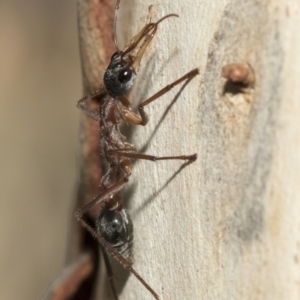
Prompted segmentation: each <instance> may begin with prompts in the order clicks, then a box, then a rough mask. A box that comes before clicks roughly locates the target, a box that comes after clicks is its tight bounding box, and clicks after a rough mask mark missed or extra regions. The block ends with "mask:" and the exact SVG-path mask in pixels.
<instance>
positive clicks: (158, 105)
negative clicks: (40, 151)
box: [69, 0, 300, 300]
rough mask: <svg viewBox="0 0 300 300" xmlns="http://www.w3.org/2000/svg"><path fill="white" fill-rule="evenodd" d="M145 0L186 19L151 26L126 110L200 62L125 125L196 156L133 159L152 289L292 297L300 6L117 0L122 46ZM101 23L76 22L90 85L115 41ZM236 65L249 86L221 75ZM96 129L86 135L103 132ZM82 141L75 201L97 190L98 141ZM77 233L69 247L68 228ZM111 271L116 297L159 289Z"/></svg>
mask: <svg viewBox="0 0 300 300" xmlns="http://www.w3.org/2000/svg"><path fill="white" fill-rule="evenodd" d="M88 3H90V4H91V3H94V4H97V5H98V8H99V9H98V10H97V13H96V14H94V16H95V17H96V19H93V20H102V21H103V20H106V19H105V18H106V17H107V14H106V13H104V12H103V11H102V10H101V9H102V7H103V6H101V5H103V4H104V2H101V1H100V2H97V1H87V0H85V1H81V0H80V1H79V4H80V5H81V4H83V5H86V4H88ZM105 3H106V2H105ZM150 4H153V7H152V9H151V13H152V18H153V20H154V21H155V20H157V19H158V18H160V17H162V16H164V15H166V14H169V13H178V14H179V15H180V18H179V19H177V18H170V19H167V20H165V21H164V22H162V23H161V24H160V25H159V28H158V31H157V34H156V36H155V37H154V39H153V41H152V42H151V45H150V47H149V50H148V51H147V52H146V55H145V57H144V58H143V59H142V63H141V68H140V72H139V76H138V79H137V81H136V84H135V87H134V89H133V91H132V93H131V96H130V100H131V102H132V104H133V106H136V105H137V104H138V103H140V102H142V101H143V100H144V99H146V98H148V97H149V96H151V95H152V94H154V93H155V92H156V91H158V90H159V89H160V88H162V87H164V86H165V85H167V84H168V83H171V82H172V81H174V80H175V79H177V78H179V77H180V76H182V75H183V74H185V73H186V72H188V71H190V70H191V69H193V68H195V67H198V68H199V69H200V75H198V76H197V77H195V78H194V79H193V80H191V81H190V82H189V83H188V84H183V85H182V86H178V87H176V88H174V89H173V90H172V91H171V92H169V93H168V94H166V95H165V96H163V97H161V98H160V99H158V100H157V101H155V102H153V103H151V104H150V105H149V107H148V106H147V107H146V109H145V110H146V111H147V113H148V114H149V117H150V121H149V124H148V125H147V126H145V127H139V128H133V129H130V128H131V127H130V128H127V127H126V126H123V129H122V130H127V136H128V137H129V141H130V142H132V143H133V144H134V145H136V148H137V149H138V151H140V152H145V153H147V154H153V155H159V156H169V155H181V154H193V153H197V154H198V159H197V161H196V162H194V163H192V164H189V165H183V164H182V163H181V162H179V161H160V162H155V163H153V162H148V161H136V163H134V168H133V174H132V176H131V178H130V181H129V183H128V184H127V186H126V187H125V189H124V193H123V198H124V201H125V203H126V205H127V206H128V208H129V209H130V211H131V215H132V218H133V222H134V228H135V229H134V230H135V240H134V254H135V255H134V256H135V263H134V267H135V269H136V270H137V271H138V272H139V273H140V275H141V276H142V277H143V278H144V279H145V280H146V281H147V282H148V283H149V284H150V285H151V286H152V287H153V289H154V290H155V291H156V292H157V293H158V294H159V296H160V299H172V300H176V299H178V300H179V299H180V300H182V299H206V300H208V299H211V300H216V299H243V300H244V299H246V300H247V299H249V300H250V299H264V300H265V299H272V300H274V299H275V300H277V299H278V300H279V299H292V300H293V299H295V300H296V299H299V297H300V271H299V270H300V268H299V254H300V253H299V250H300V249H299V248H300V233H299V230H300V217H299V209H300V201H299V200H300V199H299V193H298V189H299V183H300V154H299V151H298V148H299V144H300V135H299V125H300V121H299V115H300V104H299V95H300V85H299V77H300V67H299V66H300V56H299V53H300V35H299V32H298V28H299V27H300V18H299V14H300V4H299V3H298V2H297V1H295V0H294V1H293V0H290V1H283V0H275V1H255V0H245V1H238V0H231V1H230V0H223V1H221V0H215V1H192V0H186V1H177V0H176V1H174V0H173V1H170V0H164V1H154V3H148V2H147V1H142V0H123V2H122V5H121V12H120V20H119V23H118V33H119V42H120V43H121V45H124V44H125V43H126V42H128V41H129V40H130V38H131V37H132V36H133V35H135V34H136V33H137V32H138V30H139V29H140V28H141V27H142V26H143V25H144V24H145V22H146V20H147V16H148V6H149V5H150ZM84 11H85V9H83V10H81V12H83V13H81V14H79V24H81V25H82V24H83V23H84V22H85V21H84V20H88V12H87V11H85V13H84ZM97 18H98V19H97ZM109 20H111V19H109ZM107 24H109V22H108V23H107ZM98 25H99V26H98ZM98 25H97V26H98V29H101V24H100V23H99V24H98ZM97 26H96V27H97ZM105 26H106V25H104V27H103V28H102V30H99V32H93V31H92V30H88V31H87V32H86V33H84V31H85V28H86V25H84V26H80V28H79V29H80V39H81V42H80V44H81V52H82V61H83V71H84V72H83V74H84V86H85V92H89V91H91V90H93V89H96V88H97V87H98V86H97V84H98V83H97V80H96V79H97V78H99V75H101V74H103V69H101V68H102V67H104V61H107V58H109V55H110V54H111V53H112V52H110V50H112V51H113V47H112V46H111V45H112V44H111V43H110V44H108V43H106V42H105V43H102V44H101V43H98V39H100V40H101V41H102V42H103V41H108V39H107V36H103V34H104V33H105V32H106V30H107V28H106V29H105ZM88 27H89V25H88V26H87V28H88ZM90 29H93V26H90ZM91 32H92V34H91ZM85 34H87V35H85ZM93 36H94V38H93ZM99 36H100V38H99ZM98 46H101V47H104V48H99V47H98ZM121 48H122V46H121ZM103 58H106V59H103ZM95 61H96V63H95ZM232 63H235V64H244V65H249V66H250V68H252V70H253V72H254V76H255V83H254V86H253V88H252V87H243V88H241V87H240V86H237V85H236V84H234V83H232V82H230V80H228V79H224V78H222V77H221V72H222V69H223V67H224V66H226V65H228V64H232ZM83 118H85V117H83ZM85 122H86V121H84V123H83V124H89V123H85ZM87 122H89V121H87ZM89 126H91V127H89ZM93 126H94V125H87V127H86V128H89V129H88V130H87V131H85V130H83V131H82V132H83V133H84V132H89V133H92V134H91V137H97V134H96V133H97V131H96V129H95V128H94V127H93ZM91 128H92V129H91ZM83 135H84V134H83ZM81 142H82V143H81V145H82V149H83V150H82V160H81V162H82V169H81V170H85V171H84V172H82V171H81V177H80V187H81V188H80V193H79V195H80V197H79V198H80V199H81V200H80V203H81V204H83V203H86V201H88V199H90V198H92V197H91V194H94V193H96V191H97V185H96V182H97V180H98V178H100V176H101V171H99V166H100V164H101V158H97V156H95V159H94V161H93V160H89V158H90V155H89V154H91V155H93V153H95V152H93V151H96V150H97V138H95V139H93V138H91V139H90V140H89V139H88V140H87V139H86V138H85V137H83V138H82V139H81ZM91 145H92V146H91ZM95 162H96V163H97V164H98V165H97V166H95V168H96V170H95V173H92V172H91V170H92V168H93V165H94V164H95ZM92 174H94V175H92ZM89 179H90V180H89ZM87 195H88V196H87ZM71 240H72V241H73V242H72V244H71V245H72V246H73V247H75V246H74V245H76V243H77V244H78V241H77V240H76V237H75V235H74V236H73V237H72V239H71ZM74 249H75V250H74ZM77 252H79V253H80V252H81V251H77ZM77 252H76V247H75V248H73V250H72V253H73V254H72V255H71V254H70V257H71V261H72V260H74V257H76V255H77V256H78V253H77ZM70 253H71V252H70ZM76 253H77V254H76ZM70 257H69V258H70ZM98 279H99V278H98ZM100 279H101V278H100ZM115 281H116V285H117V286H118V289H119V292H120V295H119V297H120V299H128V300H129V299H153V298H152V296H151V295H150V293H149V292H148V291H147V290H146V289H145V288H144V287H143V286H142V285H141V283H140V282H138V281H137V280H136V278H135V277H134V276H129V277H128V278H127V280H126V281H124V276H123V274H122V275H121V274H120V273H119V271H118V269H115ZM102 282H103V281H102ZM120 282H121V283H120ZM108 293H109V292H108ZM101 297H102V298H98V299H110V295H109V294H108V295H105V296H101ZM89 299H90V298H89ZM91 299H92V298H91Z"/></svg>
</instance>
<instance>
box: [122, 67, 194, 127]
mask: <svg viewBox="0 0 300 300" xmlns="http://www.w3.org/2000/svg"><path fill="white" fill-rule="evenodd" d="M197 74H199V70H198V69H194V70H192V71H190V72H188V73H187V74H185V75H184V76H182V77H180V78H179V79H177V80H176V81H174V82H172V83H171V84H169V85H167V86H165V87H164V88H163V89H161V90H160V91H158V92H157V93H156V94H154V95H153V96H151V97H150V98H148V99H147V100H145V101H143V102H142V103H141V104H140V105H139V106H138V111H139V114H140V115H137V114H136V113H134V112H133V111H132V109H131V106H130V103H129V100H128V99H127V98H126V97H124V96H120V97H118V99H119V100H120V101H121V103H122V104H123V107H122V109H121V111H122V119H123V120H124V121H125V122H127V123H129V124H133V125H143V126H145V125H146V124H147V123H148V116H147V114H146V113H145V111H144V106H146V105H148V104H150V103H151V102H153V101H154V100H156V99H158V98H159V97H161V96H162V95H164V94H165V93H167V92H168V91H170V90H171V89H172V88H173V87H174V86H176V85H177V84H179V83H181V82H182V81H184V80H187V79H190V78H193V77H194V76H196V75H197Z"/></svg>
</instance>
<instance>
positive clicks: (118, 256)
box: [76, 214, 159, 300]
mask: <svg viewBox="0 0 300 300" xmlns="http://www.w3.org/2000/svg"><path fill="white" fill-rule="evenodd" d="M76 217H77V220H78V221H79V222H80V224H81V225H82V226H83V227H84V228H85V229H86V230H87V231H88V232H89V233H90V234H91V235H92V236H93V237H94V238H95V239H96V240H97V241H98V242H99V243H100V244H101V245H102V247H103V248H104V249H105V251H107V252H108V253H109V254H110V255H111V256H112V257H113V258H114V259H115V260H116V261H118V262H119V263H120V264H121V265H122V266H123V268H124V269H126V270H128V271H129V272H131V273H132V274H133V275H134V276H135V277H136V278H137V279H138V280H139V281H140V282H141V283H142V284H143V285H144V287H145V288H146V289H147V290H148V291H149V292H150V293H151V294H152V295H153V296H154V298H155V299H157V300H159V297H158V295H157V294H156V293H155V292H154V290H153V289H152V288H151V287H150V285H149V284H148V283H147V282H146V281H145V280H144V279H143V278H142V277H141V276H140V275H139V273H137V272H136V270H135V269H133V268H132V263H131V262H129V261H128V260H127V259H126V258H125V257H124V256H122V255H121V254H120V253H119V252H118V251H117V250H116V249H115V248H114V247H112V246H111V245H110V244H109V243H108V242H107V241H106V240H105V239H104V238H103V237H102V236H101V235H99V234H98V233H97V232H96V231H95V230H94V229H93V228H92V227H91V226H90V225H88V224H87V223H86V222H85V221H84V220H83V219H82V217H81V216H79V215H77V214H76Z"/></svg>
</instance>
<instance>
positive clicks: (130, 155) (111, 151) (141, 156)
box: [109, 149, 197, 162]
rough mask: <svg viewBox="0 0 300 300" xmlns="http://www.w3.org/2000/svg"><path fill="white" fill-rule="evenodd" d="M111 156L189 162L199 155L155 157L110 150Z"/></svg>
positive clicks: (123, 150)
mask: <svg viewBox="0 0 300 300" xmlns="http://www.w3.org/2000/svg"><path fill="white" fill-rule="evenodd" d="M109 153H110V155H113V156H121V157H127V158H135V159H145V160H151V161H157V160H177V159H178V160H188V161H191V162H192V161H195V160H196V159H197V154H192V155H178V156H154V155H147V154H142V153H137V152H134V151H128V150H127V149H118V150H110V151H109Z"/></svg>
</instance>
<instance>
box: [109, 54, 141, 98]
mask: <svg viewBox="0 0 300 300" xmlns="http://www.w3.org/2000/svg"><path fill="white" fill-rule="evenodd" d="M135 77H136V74H135V72H134V71H133V68H132V66H131V64H130V63H129V62H127V61H125V60H124V59H123V58H122V56H121V55H120V54H119V53H118V52H116V53H115V54H114V55H113V56H112V57H111V61H110V63H109V65H108V67H107V69H106V71H105V73H104V77H103V81H104V84H105V87H106V89H107V91H108V92H109V93H110V94H111V95H113V96H121V95H124V94H125V93H127V92H128V91H129V90H130V88H131V87H132V85H133V83H134V79H135Z"/></svg>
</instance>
